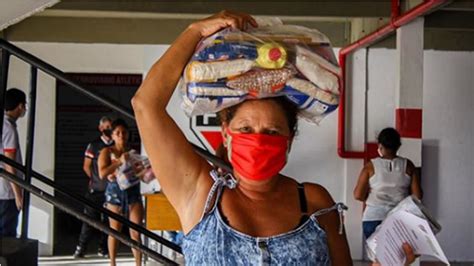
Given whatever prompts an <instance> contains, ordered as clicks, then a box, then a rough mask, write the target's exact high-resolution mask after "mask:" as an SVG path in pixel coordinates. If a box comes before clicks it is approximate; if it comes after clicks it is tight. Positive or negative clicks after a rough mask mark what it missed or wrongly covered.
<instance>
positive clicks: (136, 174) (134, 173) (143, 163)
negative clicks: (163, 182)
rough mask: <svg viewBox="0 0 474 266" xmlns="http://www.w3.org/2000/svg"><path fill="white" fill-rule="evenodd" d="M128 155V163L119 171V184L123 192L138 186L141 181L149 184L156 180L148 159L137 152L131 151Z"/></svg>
mask: <svg viewBox="0 0 474 266" xmlns="http://www.w3.org/2000/svg"><path fill="white" fill-rule="evenodd" d="M128 155H129V156H128V159H127V161H126V162H125V163H124V164H122V165H121V166H120V167H119V168H118V169H117V183H118V185H119V188H120V189H121V190H126V189H128V188H129V187H132V186H134V185H137V184H138V183H140V180H141V181H143V182H145V183H147V184H148V183H150V182H151V181H152V180H153V179H155V174H154V173H153V170H152V169H151V165H150V161H149V160H148V158H147V157H145V156H142V155H140V154H138V153H137V152H136V151H135V150H130V151H129V154H128Z"/></svg>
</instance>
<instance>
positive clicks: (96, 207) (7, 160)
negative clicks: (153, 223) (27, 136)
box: [0, 154, 182, 253]
mask: <svg viewBox="0 0 474 266" xmlns="http://www.w3.org/2000/svg"><path fill="white" fill-rule="evenodd" d="M0 161H3V162H5V163H7V164H9V165H11V166H13V167H14V168H16V169H18V170H20V171H21V172H25V171H26V170H27V169H26V167H25V166H23V165H21V164H19V163H17V162H15V161H14V160H12V159H10V158H8V157H6V156H4V155H1V154H0ZM31 174H32V177H34V178H36V179H38V180H39V181H41V182H43V183H45V184H46V185H48V186H50V187H53V188H54V189H55V191H56V192H59V193H61V194H62V195H64V196H67V197H70V198H72V199H73V200H75V201H77V202H79V203H82V204H84V205H87V207H90V208H92V209H94V210H96V211H99V212H101V213H104V214H105V215H107V216H108V217H110V218H113V219H115V220H117V221H118V222H120V223H122V224H125V225H126V226H128V227H130V228H131V229H134V230H136V231H138V232H140V233H141V234H143V235H145V236H147V237H149V238H151V239H153V240H155V241H157V242H159V243H160V244H163V245H165V246H167V247H168V248H170V249H172V250H174V251H176V252H179V253H182V251H181V247H180V246H178V245H176V244H175V243H173V242H171V241H168V240H166V239H164V238H162V237H160V236H158V235H156V234H154V233H152V232H150V231H149V230H146V229H145V228H143V227H142V226H140V225H138V224H136V223H132V222H131V221H130V220H128V219H126V218H125V217H123V216H122V215H119V214H117V213H114V212H112V211H110V210H108V209H106V208H104V207H102V206H100V205H97V204H96V203H95V202H92V201H90V200H88V199H87V198H84V197H82V196H80V195H77V194H75V193H73V192H69V191H67V189H65V188H64V187H62V186H61V185H58V184H57V183H56V182H54V181H53V180H51V179H49V178H48V177H46V176H44V175H42V174H40V173H38V172H35V171H32V172H31Z"/></svg>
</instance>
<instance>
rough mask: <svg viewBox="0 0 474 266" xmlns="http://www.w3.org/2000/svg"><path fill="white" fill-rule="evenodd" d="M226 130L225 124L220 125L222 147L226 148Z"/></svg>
mask: <svg viewBox="0 0 474 266" xmlns="http://www.w3.org/2000/svg"><path fill="white" fill-rule="evenodd" d="M227 128H228V125H227V123H225V122H222V125H221V135H222V145H224V147H226V148H227Z"/></svg>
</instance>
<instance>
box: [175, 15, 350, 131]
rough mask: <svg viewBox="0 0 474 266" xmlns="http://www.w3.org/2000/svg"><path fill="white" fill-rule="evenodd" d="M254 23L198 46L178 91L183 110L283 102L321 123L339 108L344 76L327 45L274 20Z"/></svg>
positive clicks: (191, 112)
mask: <svg viewBox="0 0 474 266" xmlns="http://www.w3.org/2000/svg"><path fill="white" fill-rule="evenodd" d="M256 20H257V23H258V25H259V26H258V27H256V28H250V29H248V30H247V31H245V32H244V31H240V30H237V29H231V28H226V29H224V30H221V31H219V32H217V33H215V34H214V35H212V36H210V37H208V38H206V39H203V40H202V41H201V42H200V43H199V45H198V46H197V48H196V51H195V53H194V54H193V56H192V58H191V60H190V62H189V63H188V64H187V66H186V68H185V70H184V73H183V78H182V80H181V82H180V85H179V87H180V90H181V93H182V96H183V103H182V108H183V109H184V111H185V112H186V113H187V114H188V115H201V114H206V113H215V112H218V111H220V110H222V109H224V108H227V107H230V106H233V105H236V104H239V103H241V102H243V101H245V100H247V99H261V98H267V97H278V96H284V97H287V98H288V99H289V100H290V101H291V102H292V103H294V104H295V105H297V106H298V108H299V109H300V115H301V117H303V118H305V119H307V120H309V121H310V122H314V123H319V121H321V119H322V118H324V117H325V116H326V115H328V114H329V113H331V112H332V111H334V110H335V109H336V108H337V106H338V104H339V87H340V82H341V70H340V68H339V65H338V63H337V60H336V57H335V55H334V51H333V48H332V46H331V43H330V41H329V39H328V38H327V37H326V36H325V35H324V34H322V33H321V32H319V31H317V30H315V29H309V28H305V27H302V26H295V25H284V24H283V23H282V22H281V21H280V20H279V19H276V18H272V19H262V18H256Z"/></svg>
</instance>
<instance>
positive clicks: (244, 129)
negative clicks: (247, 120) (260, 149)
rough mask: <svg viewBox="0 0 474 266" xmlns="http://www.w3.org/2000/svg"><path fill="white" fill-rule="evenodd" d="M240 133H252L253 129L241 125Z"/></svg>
mask: <svg viewBox="0 0 474 266" xmlns="http://www.w3.org/2000/svg"><path fill="white" fill-rule="evenodd" d="M239 132H240V133H250V132H252V129H251V128H250V127H241V128H239Z"/></svg>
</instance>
